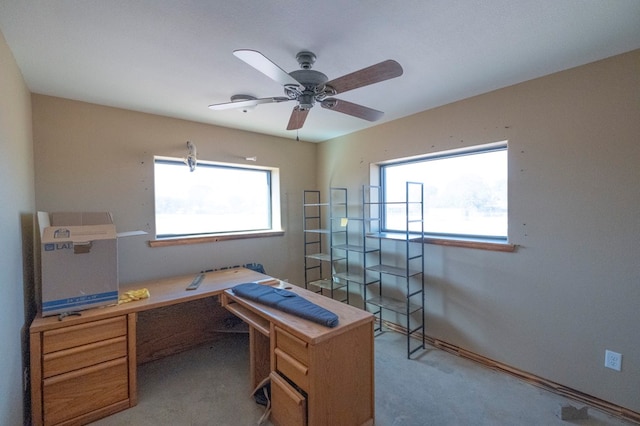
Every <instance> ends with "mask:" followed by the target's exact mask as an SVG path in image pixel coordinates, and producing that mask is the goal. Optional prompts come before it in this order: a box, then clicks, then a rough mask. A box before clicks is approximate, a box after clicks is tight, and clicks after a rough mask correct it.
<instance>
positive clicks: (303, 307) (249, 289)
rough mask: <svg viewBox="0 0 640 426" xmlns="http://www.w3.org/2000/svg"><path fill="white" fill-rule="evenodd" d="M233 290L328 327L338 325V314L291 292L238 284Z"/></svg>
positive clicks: (257, 285)
mask: <svg viewBox="0 0 640 426" xmlns="http://www.w3.org/2000/svg"><path fill="white" fill-rule="evenodd" d="M232 290H233V293H234V294H235V295H237V296H240V297H244V298H245V299H249V300H253V301H255V302H259V303H263V304H265V305H267V306H271V307H273V308H276V309H279V310H281V311H283V312H286V313H289V314H292V315H296V316H299V317H300V318H304V319H308V320H309V321H313V322H315V323H318V324H322V325H325V326H327V327H335V326H336V325H338V316H337V315H336V314H334V313H333V312H331V311H329V310H327V309H325V308H323V307H321V306H318V305H316V304H315V303H312V302H309V301H308V300H307V299H305V298H304V297H301V296H299V295H297V294H296V293H294V292H292V291H289V290H285V289H282V288H275V287H271V286H268V285H261V284H257V283H245V284H238V285H236V286H235V287H233V288H232Z"/></svg>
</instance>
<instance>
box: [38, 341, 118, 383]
mask: <svg viewBox="0 0 640 426" xmlns="http://www.w3.org/2000/svg"><path fill="white" fill-rule="evenodd" d="M126 356H127V337H126V336H120V337H116V338H113V339H109V340H104V341H101V342H95V343H90V344H88V345H82V346H76V347H74V348H70V349H65V350H62V351H57V352H51V353H48V354H45V355H44V356H43V360H42V377H43V378H45V379H46V378H48V377H52V376H55V375H58V374H62V373H67V372H69V371H74V370H78V369H81V368H85V367H89V366H90V365H95V364H100V363H102V362H105V361H110V360H112V359H116V358H122V357H126Z"/></svg>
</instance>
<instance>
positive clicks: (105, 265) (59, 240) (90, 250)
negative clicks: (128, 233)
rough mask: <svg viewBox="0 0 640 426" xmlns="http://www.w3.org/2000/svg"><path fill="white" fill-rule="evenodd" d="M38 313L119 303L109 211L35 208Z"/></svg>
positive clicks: (113, 231)
mask: <svg viewBox="0 0 640 426" xmlns="http://www.w3.org/2000/svg"><path fill="white" fill-rule="evenodd" d="M38 222H39V225H40V234H41V261H42V297H41V303H42V306H41V308H42V309H41V310H42V316H48V315H55V314H60V313H65V312H73V311H79V310H83V309H88V308H93V307H99V306H105V305H112V304H116V303H117V302H118V239H117V233H116V227H115V225H114V224H113V218H112V216H111V213H106V212H100V213H93V212H86V213H85V212H83V213H51V214H48V213H45V212H38Z"/></svg>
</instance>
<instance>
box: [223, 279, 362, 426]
mask: <svg viewBox="0 0 640 426" xmlns="http://www.w3.org/2000/svg"><path fill="white" fill-rule="evenodd" d="M282 284H283V283H281V285H280V286H282ZM286 288H287V289H289V290H291V291H293V292H295V293H297V294H299V295H300V296H302V297H304V298H305V299H307V300H309V301H311V302H313V303H315V304H317V305H320V306H322V307H324V308H326V309H328V310H330V311H332V312H333V313H335V314H336V315H338V318H339V324H338V325H337V326H336V327H334V328H328V327H325V326H322V325H318V324H315V323H313V322H310V321H307V320H304V319H302V318H300V317H297V316H294V315H290V314H287V313H285V312H282V311H279V310H276V309H273V308H270V307H268V306H265V305H263V304H260V303H257V302H253V301H250V300H247V299H243V298H241V297H238V296H236V295H234V294H233V291H232V290H226V291H225V292H224V293H223V294H222V305H223V306H225V307H226V308H227V309H228V310H230V311H232V312H234V313H235V314H236V315H237V316H239V317H240V318H242V319H243V320H244V321H245V322H247V323H248V324H249V326H250V327H249V335H250V351H251V354H250V360H251V373H252V375H251V380H252V385H253V386H254V387H255V386H256V385H257V384H258V383H259V382H260V381H261V380H262V379H264V378H266V377H267V376H268V377H270V378H271V395H272V398H271V403H272V407H271V421H272V422H273V423H274V424H275V425H279V426H298V425H300V426H302V425H308V426H322V425H336V426H360V425H373V422H374V383H373V380H374V379H373V378H374V352H373V321H374V317H373V315H372V314H370V313H368V312H365V311H363V310H361V309H356V308H354V307H353V306H349V305H346V304H344V303H341V302H338V301H335V300H332V299H329V298H327V297H325V296H322V295H319V294H316V293H312V292H310V291H307V290H305V289H302V288H300V287H296V286H287V287H286ZM265 360H270V362H269V364H268V365H266V363H265Z"/></svg>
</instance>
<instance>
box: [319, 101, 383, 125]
mask: <svg viewBox="0 0 640 426" xmlns="http://www.w3.org/2000/svg"><path fill="white" fill-rule="evenodd" d="M321 105H322V108H326V109H330V110H333V111H338V112H341V113H343V114H348V115H352V116H354V117H358V118H362V119H363V120H367V121H376V120H379V119H381V118H382V116H383V115H384V112H382V111H378V110H375V109H372V108H369V107H366V106H362V105H358V104H354V103H352V102H347V101H343V100H342V99H335V98H327V99H325V100H323V101H322V102H321Z"/></svg>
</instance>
